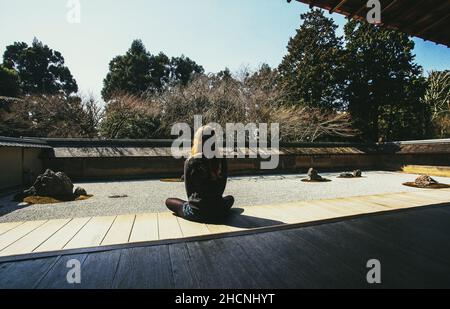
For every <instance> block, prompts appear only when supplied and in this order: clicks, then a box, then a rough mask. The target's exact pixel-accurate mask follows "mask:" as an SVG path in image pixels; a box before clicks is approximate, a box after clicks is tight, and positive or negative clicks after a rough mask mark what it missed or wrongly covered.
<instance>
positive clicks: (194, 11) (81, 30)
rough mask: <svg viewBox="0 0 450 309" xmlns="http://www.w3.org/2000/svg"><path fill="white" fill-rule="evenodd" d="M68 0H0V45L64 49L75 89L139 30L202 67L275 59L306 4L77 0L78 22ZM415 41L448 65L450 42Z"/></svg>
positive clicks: (421, 52) (101, 72)
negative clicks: (39, 42)
mask: <svg viewBox="0 0 450 309" xmlns="http://www.w3.org/2000/svg"><path fill="white" fill-rule="evenodd" d="M67 2H68V0H39V1H33V0H0V51H1V53H3V51H4V50H5V47H6V46H7V45H9V44H11V43H13V42H14V41H24V42H27V43H31V41H32V40H33V37H37V38H38V39H40V40H42V41H43V42H44V43H45V44H47V45H49V46H50V47H51V48H53V49H56V50H59V51H60V52H62V54H63V56H64V57H65V59H66V64H67V66H68V67H69V68H70V70H71V72H72V74H73V75H74V76H75V78H76V80H77V82H78V85H79V87H80V90H81V91H82V92H83V93H88V92H92V93H93V94H94V95H96V96H100V90H101V88H102V84H103V78H104V77H105V75H106V73H107V72H108V64H109V61H110V60H111V59H112V58H113V57H115V56H116V55H119V54H123V53H125V52H126V50H127V49H128V48H129V47H130V45H131V42H132V41H133V39H136V38H139V39H142V40H143V42H144V44H145V45H146V47H147V48H148V49H149V50H150V51H151V52H152V53H157V52H159V51H163V52H164V53H166V54H167V55H168V56H179V55H181V54H185V55H186V56H188V57H190V58H192V59H193V60H195V61H196V62H197V63H199V64H201V65H203V66H204V68H205V69H206V71H207V72H217V71H220V70H222V69H223V68H225V67H229V68H230V69H231V70H232V71H235V70H238V69H240V68H241V67H243V66H250V67H253V68H255V67H257V66H258V65H260V64H261V63H264V62H265V63H268V64H270V65H271V66H277V65H278V64H279V63H280V61H281V59H282V57H283V56H284V55H285V53H286V45H287V42H288V40H289V38H290V37H291V36H293V35H294V34H295V30H296V29H297V28H298V27H299V25H300V14H301V13H302V12H305V11H307V10H308V6H306V5H303V4H300V3H297V2H295V1H293V2H292V3H290V4H288V3H287V1H286V0H127V1H125V0H80V3H81V23H80V24H69V23H68V22H67V19H66V15H67V12H68V9H67V8H66V5H67ZM332 16H333V17H334V19H335V20H336V22H337V23H338V24H339V25H340V26H342V25H343V24H344V23H345V19H344V18H343V17H341V16H339V15H336V14H334V15H332ZM340 33H341V32H340ZM415 41H416V49H415V53H416V55H417V58H416V60H417V62H418V63H419V64H421V65H422V66H423V67H424V69H425V71H428V70H431V69H436V70H443V69H450V49H449V48H447V47H445V46H442V45H436V44H434V43H431V42H424V41H423V40H420V39H415Z"/></svg>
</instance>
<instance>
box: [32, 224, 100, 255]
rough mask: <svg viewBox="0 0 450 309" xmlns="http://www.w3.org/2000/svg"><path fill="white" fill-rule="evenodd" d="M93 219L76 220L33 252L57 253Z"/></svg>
mask: <svg viewBox="0 0 450 309" xmlns="http://www.w3.org/2000/svg"><path fill="white" fill-rule="evenodd" d="M90 219H91V218H75V219H72V220H71V221H70V222H69V223H67V224H66V225H65V226H64V227H63V228H61V229H60V230H59V231H58V232H56V233H55V234H54V235H53V236H51V237H50V238H49V239H47V240H46V241H45V242H44V243H42V244H41V245H40V246H39V247H37V248H36V249H35V250H34V251H33V252H49V251H57V250H61V249H63V248H64V246H65V245H66V244H67V243H68V242H69V241H70V240H71V239H72V238H73V237H74V236H75V235H76V234H77V233H78V232H79V231H80V230H81V229H82V228H83V226H85V225H86V223H87V222H88V221H89V220H90Z"/></svg>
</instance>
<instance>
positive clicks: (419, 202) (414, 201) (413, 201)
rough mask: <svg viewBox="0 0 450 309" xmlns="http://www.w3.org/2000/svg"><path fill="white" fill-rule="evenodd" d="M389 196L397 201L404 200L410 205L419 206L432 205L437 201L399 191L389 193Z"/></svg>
mask: <svg viewBox="0 0 450 309" xmlns="http://www.w3.org/2000/svg"><path fill="white" fill-rule="evenodd" d="M389 198H391V199H393V200H395V201H399V202H405V203H409V204H410V205H411V206H412V207H419V206H428V205H433V204H436V203H438V202H436V201H433V200H430V199H427V198H420V197H416V196H413V195H409V194H405V193H399V194H390V195H389Z"/></svg>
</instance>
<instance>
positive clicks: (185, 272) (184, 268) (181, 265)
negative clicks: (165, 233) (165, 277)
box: [169, 243, 201, 289]
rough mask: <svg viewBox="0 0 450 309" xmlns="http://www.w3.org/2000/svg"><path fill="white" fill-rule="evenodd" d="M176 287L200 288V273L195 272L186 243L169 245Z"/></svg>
mask: <svg viewBox="0 0 450 309" xmlns="http://www.w3.org/2000/svg"><path fill="white" fill-rule="evenodd" d="M169 254H170V261H171V266H172V274H173V280H174V287H175V288H177V289H188V288H194V289H195V288H200V286H201V285H200V282H199V279H198V274H197V273H196V272H195V270H194V268H193V266H192V264H193V263H195V261H193V260H192V258H191V256H190V255H189V250H188V248H187V245H186V243H179V244H174V245H171V246H169Z"/></svg>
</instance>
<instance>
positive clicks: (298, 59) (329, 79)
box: [278, 9, 343, 109]
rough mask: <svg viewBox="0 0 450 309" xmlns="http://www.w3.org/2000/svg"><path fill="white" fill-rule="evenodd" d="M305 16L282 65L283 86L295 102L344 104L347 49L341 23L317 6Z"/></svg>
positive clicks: (326, 107)
mask: <svg viewBox="0 0 450 309" xmlns="http://www.w3.org/2000/svg"><path fill="white" fill-rule="evenodd" d="M301 18H302V19H303V24H302V25H301V26H300V28H299V29H298V30H297V34H296V35H295V37H293V38H291V40H290V41H289V44H288V47H287V49H288V54H287V55H286V56H285V57H284V58H283V61H282V63H281V65H280V66H279V69H278V71H279V74H280V79H281V86H282V87H283V90H284V91H285V92H286V93H287V96H288V99H289V101H290V102H291V103H292V104H304V105H307V106H311V107H319V108H325V109H332V108H340V107H341V100H340V97H341V85H342V82H341V81H342V56H343V51H342V39H341V38H340V37H337V36H336V28H337V25H336V24H335V23H334V22H333V20H332V19H331V18H327V17H325V16H324V14H323V12H322V11H321V10H317V9H315V10H311V11H310V12H308V13H306V14H303V15H301Z"/></svg>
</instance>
